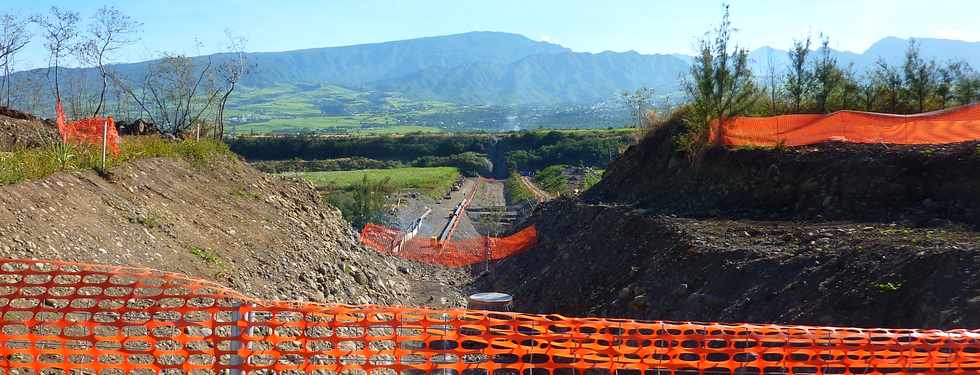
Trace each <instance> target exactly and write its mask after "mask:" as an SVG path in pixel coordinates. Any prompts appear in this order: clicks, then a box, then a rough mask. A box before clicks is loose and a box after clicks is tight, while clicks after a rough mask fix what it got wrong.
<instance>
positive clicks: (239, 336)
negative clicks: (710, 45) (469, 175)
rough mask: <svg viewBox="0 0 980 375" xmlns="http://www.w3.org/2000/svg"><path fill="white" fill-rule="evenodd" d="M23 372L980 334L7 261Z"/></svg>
mask: <svg viewBox="0 0 980 375" xmlns="http://www.w3.org/2000/svg"><path fill="white" fill-rule="evenodd" d="M0 270H2V272H0V291H2V296H0V318H2V335H0V367H2V369H3V373H4V374H5V375H13V374H33V375H48V374H66V375H67V374H100V375H102V374H106V375H115V374H120V375H122V374H134V375H137V374H138V375H150V374H154V375H155V374H249V375H252V374H255V375H267V374H357V375H360V374H364V375H368V374H371V375H374V374H379V375H380V374H393V375H394V374H406V375H409V374H410V375H416V374H425V373H436V374H441V375H478V374H479V375H490V374H493V375H505V374H506V375H551V374H555V375H578V374H594V375H598V374H604V375H612V374H616V375H620V374H629V375H668V374H670V375H763V374H765V375H770V374H771V375H776V374H779V375H787V374H913V373H914V374H977V373H978V372H980V331H978V330H962V329H961V330H950V331H938V330H913V329H878V328H872V329H859V328H836V327H809V326H780V325H757V324H724V323H696V322H666V321H633V320H624V319H602V318H569V317H563V316H559V315H535V314H521V313H502V312H488V311H472V310H431V309H424V308H401V307H381V306H369V305H368V306H348V305H322V304H314V303H301V302H282V301H266V300H258V299H252V298H248V297H245V296H243V295H241V294H239V293H236V292H233V291H231V290H228V289H224V288H222V287H220V286H218V285H216V284H214V283H211V282H207V281H202V280H195V279H192V278H188V277H186V276H182V275H179V274H171V273H163V272H158V271H153V270H148V269H138V268H127V267H119V266H102V265H89V264H77V263H65V262H56V261H34V260H24V261H21V260H0Z"/></svg>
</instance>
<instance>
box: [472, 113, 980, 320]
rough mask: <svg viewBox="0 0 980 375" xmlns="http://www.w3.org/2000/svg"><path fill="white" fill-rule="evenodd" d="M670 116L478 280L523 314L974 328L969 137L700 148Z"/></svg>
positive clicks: (979, 159) (978, 289)
mask: <svg viewBox="0 0 980 375" xmlns="http://www.w3.org/2000/svg"><path fill="white" fill-rule="evenodd" d="M676 131H678V127H677V123H676V122H675V123H673V124H668V125H667V126H665V127H664V128H661V129H659V130H657V131H656V132H654V133H653V134H651V135H649V136H648V137H646V138H645V139H643V140H642V141H641V142H640V143H639V144H637V145H635V146H633V147H631V148H630V149H629V150H628V151H627V152H626V153H625V154H624V155H622V156H621V157H620V158H619V159H618V160H617V161H615V162H614V163H612V164H611V165H610V167H609V168H608V169H607V170H606V173H605V175H604V177H603V180H602V181H601V182H600V183H599V184H597V185H596V186H595V187H594V188H593V189H591V190H589V191H588V192H586V193H585V194H583V196H582V199H581V200H574V199H558V200H555V201H552V202H549V203H546V204H544V205H543V206H542V208H540V209H538V210H537V211H536V212H535V213H534V215H532V217H531V218H530V219H529V221H530V223H531V224H535V225H537V229H538V234H539V243H538V245H537V246H536V247H534V248H532V249H530V250H528V251H527V252H525V253H522V254H520V255H517V256H514V257H511V258H509V259H506V260H504V261H502V262H500V263H499V264H498V265H497V267H496V268H495V270H494V271H493V272H491V273H485V274H483V275H482V276H481V277H480V278H479V280H478V281H477V285H478V286H479V288H480V289H482V290H499V291H504V292H510V293H513V294H514V297H515V306H516V308H517V310H520V311H531V312H542V313H559V314H565V315H599V316H613V317H630V318H640V319H674V320H698V321H723V322H739V321H747V322H758V323H787V324H819V325H838V326H839V325H854V326H865V327H936V328H954V327H976V326H978V325H980V279H978V276H980V232H977V228H978V226H980V143H978V142H971V143H962V144H954V145H944V146H893V145H889V146H885V145H857V144H842V143H828V144H820V145H814V146H808V147H799V148H789V149H783V150H766V149H738V150H713V151H711V152H709V153H707V154H706V155H705V157H704V159H703V161H702V162H701V163H700V164H699V165H698V166H697V167H695V166H692V164H691V163H689V161H688V158H687V157H686V155H685V154H683V153H681V152H678V151H677V149H676V148H675V147H674V142H673V138H674V136H675V135H676Z"/></svg>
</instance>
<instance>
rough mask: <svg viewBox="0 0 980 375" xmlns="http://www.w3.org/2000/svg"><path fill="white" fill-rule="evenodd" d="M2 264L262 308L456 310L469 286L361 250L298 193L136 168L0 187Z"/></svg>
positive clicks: (325, 210) (233, 171)
mask: <svg viewBox="0 0 980 375" xmlns="http://www.w3.org/2000/svg"><path fill="white" fill-rule="evenodd" d="M0 257H14V258H44V259H61V260H72V261H86V262H99V263H112V264H126V265H137V266H148V267H153V268H157V269H163V270H169V271H177V272H183V273H187V274H190V275H195V276H200V277H205V278H208V279H212V280H216V281H219V282H221V283H223V284H226V285H227V286H229V287H232V288H234V289H236V290H239V291H242V292H245V293H249V294H252V295H255V296H259V297H264V298H280V299H308V300H315V301H327V302H344V303H380V304H408V305H423V304H424V305H430V306H440V307H442V306H458V305H460V304H462V303H463V299H462V294H461V292H460V290H459V287H458V286H459V285H461V284H462V283H463V282H464V281H465V276H464V275H460V274H458V273H455V272H453V271H447V270H440V269H436V268H433V267H429V266H424V265H420V264H416V263H412V262H409V261H404V260H401V259H398V258H394V257H387V256H383V255H380V254H377V253H375V252H371V251H368V250H366V249H363V248H361V247H360V246H359V244H358V242H357V234H356V233H355V232H354V231H352V230H351V228H350V226H349V225H348V224H347V223H346V222H344V221H343V219H342V218H341V216H340V212H339V211H338V210H336V209H335V208H333V207H330V206H328V205H326V204H323V203H321V202H320V198H319V195H318V194H317V192H316V191H315V190H314V188H313V187H312V186H311V185H310V184H308V183H305V182H301V181H295V180H288V179H282V178H274V177H269V176H266V175H263V174H262V173H259V172H258V171H256V170H254V169H252V168H251V167H248V166H246V165H244V164H243V163H241V162H239V161H237V160H232V159H230V158H218V160H215V161H213V162H212V163H211V164H210V165H196V164H193V165H192V164H190V163H189V162H187V161H184V160H174V159H162V158H159V159H144V160H140V161H136V162H132V163H129V164H126V165H123V166H121V167H118V168H116V169H114V170H113V171H112V173H111V177H109V178H104V177H101V176H99V175H97V174H96V173H93V172H85V173H60V174H56V175H52V176H49V177H47V178H44V179H41V180H37V181H29V182H22V183H18V184H15V185H8V186H2V187H0Z"/></svg>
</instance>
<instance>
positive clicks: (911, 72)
mask: <svg viewBox="0 0 980 375" xmlns="http://www.w3.org/2000/svg"><path fill="white" fill-rule="evenodd" d="M903 68H904V71H905V92H906V94H907V95H908V97H909V100H911V101H912V104H913V105H914V106H915V109H916V111H917V112H924V111H925V107H926V102H927V101H928V100H929V96H930V95H931V94H932V93H933V92H934V91H935V86H936V63H935V62H934V61H928V62H927V61H925V59H923V58H922V56H921V55H920V54H919V46H918V45H917V44H916V43H915V39H911V40H909V47H908V49H907V50H906V51H905V65H903Z"/></svg>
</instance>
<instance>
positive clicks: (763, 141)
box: [711, 104, 980, 147]
mask: <svg viewBox="0 0 980 375" xmlns="http://www.w3.org/2000/svg"><path fill="white" fill-rule="evenodd" d="M721 134H722V143H723V144H726V145H730V146H769V147H771V146H776V145H779V144H784V145H786V146H801V145H809V144H816V143H821V142H828V141H841V142H854V143H888V144H944V143H957V142H969V141H974V140H980V104H973V105H967V106H962V107H957V108H952V109H948V110H944V111H936V112H929V113H921V114H916V115H890V114H882V113H871V112H857V111H839V112H834V113H831V114H828V115H784V116H772V117H734V118H731V119H729V120H727V121H725V124H724V126H723V127H722V129H721ZM717 136H718V129H717V121H716V122H715V125H714V126H713V127H712V134H711V139H712V140H716V139H717Z"/></svg>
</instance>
